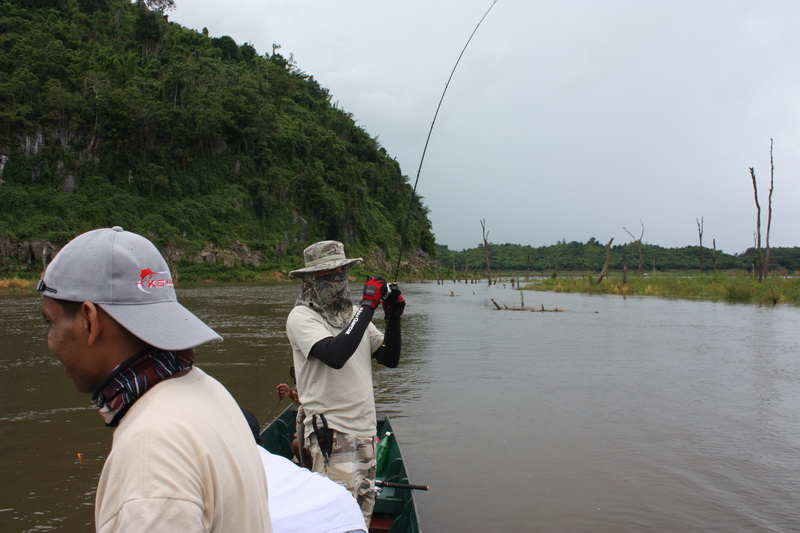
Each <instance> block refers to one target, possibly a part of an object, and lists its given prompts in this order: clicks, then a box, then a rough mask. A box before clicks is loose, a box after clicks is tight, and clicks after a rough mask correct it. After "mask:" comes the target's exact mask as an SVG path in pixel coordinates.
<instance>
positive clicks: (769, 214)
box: [764, 139, 775, 277]
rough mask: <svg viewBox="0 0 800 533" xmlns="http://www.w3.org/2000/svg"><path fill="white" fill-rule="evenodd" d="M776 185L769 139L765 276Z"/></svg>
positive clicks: (767, 268)
mask: <svg viewBox="0 0 800 533" xmlns="http://www.w3.org/2000/svg"><path fill="white" fill-rule="evenodd" d="M774 185H775V161H774V160H773V158H772V139H770V140H769V206H768V208H767V235H766V238H767V242H766V244H767V256H766V258H765V259H764V277H767V274H769V255H770V246H769V230H770V228H771V226H772V190H773V189H774Z"/></svg>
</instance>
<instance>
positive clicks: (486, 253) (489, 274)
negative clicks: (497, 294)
mask: <svg viewBox="0 0 800 533" xmlns="http://www.w3.org/2000/svg"><path fill="white" fill-rule="evenodd" d="M481 229H482V230H483V255H484V256H485V257H486V279H487V280H488V281H489V285H491V284H492V269H491V268H490V267H489V241H488V240H487V239H488V237H489V233H488V232H487V231H486V219H485V218H482V219H481Z"/></svg>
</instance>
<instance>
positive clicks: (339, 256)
mask: <svg viewBox="0 0 800 533" xmlns="http://www.w3.org/2000/svg"><path fill="white" fill-rule="evenodd" d="M303 259H305V262H306V267H305V268H301V269H299V270H292V271H291V272H289V275H290V276H294V277H296V278H302V277H303V274H306V273H309V272H319V271H321V270H331V269H334V268H339V267H340V266H346V267H348V268H349V267H350V266H351V265H354V264H355V263H359V262H361V261H363V259H362V258H360V257H356V258H354V259H348V258H346V257H345V256H344V244H342V243H340V242H339V241H320V242H317V243H314V244H312V245H311V246H309V247H308V248H306V249H305V250H303Z"/></svg>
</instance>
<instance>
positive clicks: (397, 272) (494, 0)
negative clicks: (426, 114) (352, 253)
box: [393, 0, 497, 283]
mask: <svg viewBox="0 0 800 533" xmlns="http://www.w3.org/2000/svg"><path fill="white" fill-rule="evenodd" d="M496 3H497V0H492V5H490V6H489V9H487V10H486V13H484V14H483V16H482V17H481V20H479V21H478V25H477V26H475V29H474V30H472V33H471V34H470V36H469V39H467V43H466V44H465V45H464V48H462V49H461V53H460V54H459V55H458V59H457V60H456V64H455V65H453V70H452V71H451V72H450V77H449V78H447V83H445V84H444V90H443V91H442V96H441V98H439V105H437V106H436V113H434V114H433V120H432V121H431V127H430V129H429V130H428V137H427V138H426V139H425V147H424V148H423V149H422V157H421V158H420V160H419V167H418V168H417V177H416V179H415V180H414V189H413V190H412V191H411V198H409V200H408V213H407V214H406V221H405V223H404V224H403V232H402V233H401V234H400V252H399V253H398V255H397V268H395V270H394V278H393V280H394V283H397V278H398V276H399V275H400V262H401V261H402V259H403V248H404V247H405V240H406V231H407V230H408V223H409V220H410V219H411V204H412V202H413V201H414V198H415V196H416V194H417V184H418V183H419V175H420V172H422V163H423V162H424V161H425V154H426V153H427V151H428V143H429V142H430V140H431V134H432V133H433V126H434V124H436V117H438V116H439V109H441V107H442V101H443V100H444V95H445V94H446V93H447V88H448V87H450V80H452V79H453V74H455V73H456V69H457V68H458V63H459V62H460V61H461V57H462V56H463V55H464V52H465V51H466V50H467V46H469V43H470V41H471V40H472V37H473V36H474V35H475V33H476V32H477V31H478V28H480V27H481V23H482V22H483V19H485V18H486V15H488V14H489V11H491V10H492V8H493V7H494V5H495V4H496Z"/></svg>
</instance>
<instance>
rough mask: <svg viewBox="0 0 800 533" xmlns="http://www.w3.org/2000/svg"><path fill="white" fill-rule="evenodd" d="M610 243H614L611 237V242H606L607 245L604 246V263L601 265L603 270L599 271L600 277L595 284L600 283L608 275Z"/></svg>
mask: <svg viewBox="0 0 800 533" xmlns="http://www.w3.org/2000/svg"><path fill="white" fill-rule="evenodd" d="M612 242H614V237H611V240H610V241H608V244H606V262H605V264H604V265H603V270H602V271H600V276H599V277H598V278H597V283H600V282H601V281H603V278H605V277H606V274H607V273H608V263H609V261H611V243H612Z"/></svg>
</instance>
